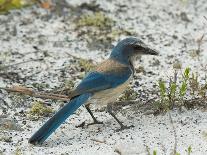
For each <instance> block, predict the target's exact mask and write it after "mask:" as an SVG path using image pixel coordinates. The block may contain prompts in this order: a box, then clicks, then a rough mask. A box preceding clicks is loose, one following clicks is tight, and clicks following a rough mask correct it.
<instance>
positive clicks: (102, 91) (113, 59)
mask: <svg viewBox="0 0 207 155" xmlns="http://www.w3.org/2000/svg"><path fill="white" fill-rule="evenodd" d="M144 54H149V55H158V53H157V52H156V51H155V50H152V49H150V48H149V47H148V46H146V44H144V43H143V42H142V41H141V40H139V39H137V38H126V39H124V40H122V41H120V42H119V43H118V44H117V45H116V46H115V47H114V49H113V50H112V52H111V55H110V56H109V58H108V59H107V60H105V61H104V62H102V63H101V64H100V65H98V66H97V67H96V69H95V70H94V71H92V72H90V73H89V74H88V75H87V76H86V77H85V78H84V79H83V80H82V81H81V82H80V84H79V85H78V86H77V87H76V88H75V89H74V90H72V91H71V92H70V93H69V96H70V97H71V100H70V101H68V103H67V104H66V105H65V106H64V107H62V108H61V109H60V110H59V111H58V112H57V113H56V114H55V115H54V116H53V117H52V118H50V119H49V120H48V121H47V122H46V123H45V124H44V125H43V126H42V127H41V128H40V129H39V130H38V131H37V132H36V133H35V134H34V135H33V136H32V137H31V138H30V139H29V143H32V144H38V143H43V142H44V141H45V140H46V139H47V138H48V137H49V136H50V135H51V134H52V133H53V132H54V131H55V130H56V129H57V128H58V127H59V126H60V125H61V124H62V123H63V122H64V121H65V120H66V119H67V118H68V117H69V116H70V115H72V114H73V113H74V112H75V111H76V110H77V109H78V108H79V107H80V106H81V105H83V104H85V107H86V109H87V111H88V112H89V113H90V115H91V117H92V118H93V120H94V124H96V123H98V124H99V123H102V122H99V121H98V120H97V119H96V118H95V117H94V115H93V113H92V112H91V110H90V108H89V105H90V104H91V103H95V104H102V105H106V104H108V103H112V102H114V101H115V100H116V99H117V98H118V97H119V96H120V94H121V93H122V92H123V91H124V90H125V89H126V87H127V85H128V84H129V81H130V79H131V78H132V77H133V74H134V66H133V62H134V61H135V58H136V56H138V55H144ZM108 105H109V104H108ZM107 111H108V113H109V114H110V115H111V116H112V117H113V118H114V119H115V120H116V121H117V122H118V123H119V124H120V126H121V128H120V129H121V130H122V129H127V128H129V127H130V126H125V125H123V124H122V122H120V121H119V120H118V119H117V117H116V116H115V115H114V114H113V113H112V108H111V106H107Z"/></svg>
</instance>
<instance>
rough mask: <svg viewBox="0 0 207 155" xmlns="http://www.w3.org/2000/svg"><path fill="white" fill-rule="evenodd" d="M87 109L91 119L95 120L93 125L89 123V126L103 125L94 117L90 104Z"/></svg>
mask: <svg viewBox="0 0 207 155" xmlns="http://www.w3.org/2000/svg"><path fill="white" fill-rule="evenodd" d="M85 107H86V110H87V111H88V112H89V114H90V115H91V117H92V118H93V123H89V124H88V125H87V126H89V125H93V124H103V122H100V121H98V120H97V119H96V118H95V117H94V115H93V113H92V111H91V109H90V108H89V104H88V105H86V106H85Z"/></svg>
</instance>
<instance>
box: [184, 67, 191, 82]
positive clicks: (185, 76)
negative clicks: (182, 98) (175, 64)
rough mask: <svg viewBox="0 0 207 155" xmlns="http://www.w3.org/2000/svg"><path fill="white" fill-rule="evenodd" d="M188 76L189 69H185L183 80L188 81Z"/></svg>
mask: <svg viewBox="0 0 207 155" xmlns="http://www.w3.org/2000/svg"><path fill="white" fill-rule="evenodd" d="M189 75H190V68H189V67H187V68H186V69H185V71H184V78H185V80H187V79H189Z"/></svg>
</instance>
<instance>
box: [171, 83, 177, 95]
mask: <svg viewBox="0 0 207 155" xmlns="http://www.w3.org/2000/svg"><path fill="white" fill-rule="evenodd" d="M176 89H177V85H176V84H175V83H174V82H172V83H171V84H170V96H175V92H176Z"/></svg>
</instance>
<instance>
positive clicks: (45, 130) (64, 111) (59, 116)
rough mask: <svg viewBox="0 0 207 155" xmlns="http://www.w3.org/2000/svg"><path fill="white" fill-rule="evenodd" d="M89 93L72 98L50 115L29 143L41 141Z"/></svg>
mask: <svg viewBox="0 0 207 155" xmlns="http://www.w3.org/2000/svg"><path fill="white" fill-rule="evenodd" d="M90 96H91V94H89V93H87V94H83V95H80V96H78V97H75V98H74V99H72V100H71V101H70V102H69V103H67V104H66V105H65V106H64V107H63V108H61V109H60V110H59V111H58V112H57V113H56V114H55V115H54V116H53V117H51V118H50V119H49V120H48V121H47V122H46V123H45V124H44V125H43V126H42V127H41V128H40V129H39V130H38V131H37V132H36V133H35V134H34V135H33V136H32V137H31V138H30V139H29V143H31V144H38V143H43V142H44V141H45V140H46V139H47V138H48V137H49V136H50V135H51V134H52V133H53V132H54V131H55V130H56V129H57V128H58V127H59V126H60V125H61V124H62V123H63V122H64V121H65V120H66V119H67V118H68V117H69V116H70V115H71V114H73V112H74V111H76V110H77V109H78V108H79V107H80V106H81V105H82V104H84V103H85V102H86V101H87V100H88V98H89V97H90Z"/></svg>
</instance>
